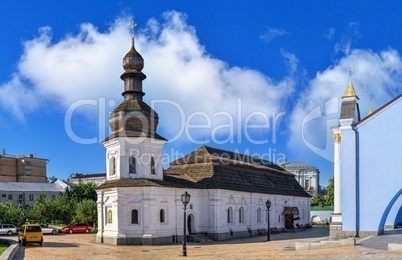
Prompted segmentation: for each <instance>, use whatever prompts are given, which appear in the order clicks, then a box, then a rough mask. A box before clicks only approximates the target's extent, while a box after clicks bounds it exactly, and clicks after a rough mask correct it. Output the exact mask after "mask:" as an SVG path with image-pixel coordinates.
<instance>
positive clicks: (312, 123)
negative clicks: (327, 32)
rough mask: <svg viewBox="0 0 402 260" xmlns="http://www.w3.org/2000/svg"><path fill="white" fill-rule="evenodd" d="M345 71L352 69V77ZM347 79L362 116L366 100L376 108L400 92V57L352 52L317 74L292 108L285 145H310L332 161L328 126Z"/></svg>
mask: <svg viewBox="0 0 402 260" xmlns="http://www.w3.org/2000/svg"><path fill="white" fill-rule="evenodd" d="M349 70H352V76H350V75H349ZM350 80H352V83H353V85H354V87H355V91H356V94H357V95H358V96H359V98H360V101H359V104H360V111H361V116H362V117H364V116H366V115H367V112H368V110H369V107H370V98H374V99H373V103H372V107H373V109H376V108H379V107H380V106H381V105H383V104H384V103H386V102H388V101H389V100H391V99H392V98H394V97H395V96H397V94H399V93H400V92H401V91H402V84H401V80H402V60H401V57H400V55H399V53H398V52H397V51H396V50H392V49H390V50H386V51H382V52H379V53H375V52H372V51H370V50H352V51H351V52H350V54H349V55H347V56H345V57H344V58H342V59H340V60H339V61H338V62H337V63H336V64H334V65H333V66H331V67H329V68H327V69H326V70H324V71H322V72H318V73H317V75H316V76H315V78H313V79H312V80H311V81H310V82H309V85H308V87H307V88H306V90H305V91H304V92H302V93H301V94H300V98H299V99H298V101H297V103H296V105H295V109H294V111H293V113H292V116H291V123H290V124H289V126H290V131H291V137H290V139H289V142H288V144H289V146H291V147H292V148H293V149H299V151H301V150H303V149H305V147H306V145H310V146H311V147H313V148H314V147H315V148H316V151H315V152H316V153H318V154H319V155H320V156H322V157H323V158H326V159H328V160H332V153H333V151H332V149H333V148H332V143H333V142H332V139H331V135H332V134H331V130H330V129H329V127H331V126H334V125H335V124H336V122H337V121H336V119H337V118H339V105H340V103H341V102H342V100H341V98H340V97H341V96H342V95H343V93H344V91H345V89H346V86H347V84H348V82H349V81H350ZM311 119H313V120H311ZM303 123H304V125H303ZM303 127H304V131H303V132H302V130H303ZM302 136H304V138H305V140H303V138H302Z"/></svg>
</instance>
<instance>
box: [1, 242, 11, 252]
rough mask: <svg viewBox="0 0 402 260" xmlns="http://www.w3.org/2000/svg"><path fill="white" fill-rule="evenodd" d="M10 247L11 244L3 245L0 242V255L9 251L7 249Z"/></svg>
mask: <svg viewBox="0 0 402 260" xmlns="http://www.w3.org/2000/svg"><path fill="white" fill-rule="evenodd" d="M9 246H10V244H7V243H3V242H1V241H0V255H1V254H2V253H3V252H4V251H6V250H7V248H8V247H9Z"/></svg>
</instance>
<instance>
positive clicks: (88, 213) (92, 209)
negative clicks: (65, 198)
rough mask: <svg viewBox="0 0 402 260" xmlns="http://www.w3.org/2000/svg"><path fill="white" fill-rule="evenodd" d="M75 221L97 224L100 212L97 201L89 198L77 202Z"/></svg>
mask: <svg viewBox="0 0 402 260" xmlns="http://www.w3.org/2000/svg"><path fill="white" fill-rule="evenodd" d="M75 213H76V214H75V217H74V221H76V222H87V223H88V224H90V225H91V226H96V225H97V219H98V213H97V206H96V202H95V201H93V200H89V199H83V200H82V201H81V202H79V203H77V207H76V211H75Z"/></svg>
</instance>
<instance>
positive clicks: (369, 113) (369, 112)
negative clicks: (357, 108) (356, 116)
mask: <svg viewBox="0 0 402 260" xmlns="http://www.w3.org/2000/svg"><path fill="white" fill-rule="evenodd" d="M371 101H373V99H372V98H370V109H369V111H368V113H367V115H368V116H369V115H371V114H372V113H373V109H372V108H371Z"/></svg>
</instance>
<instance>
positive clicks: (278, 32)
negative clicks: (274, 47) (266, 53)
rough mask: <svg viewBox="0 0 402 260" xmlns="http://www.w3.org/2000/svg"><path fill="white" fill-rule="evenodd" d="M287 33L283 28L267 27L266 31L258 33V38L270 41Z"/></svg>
mask: <svg viewBox="0 0 402 260" xmlns="http://www.w3.org/2000/svg"><path fill="white" fill-rule="evenodd" d="M287 34H289V33H288V32H287V31H285V30H283V29H276V28H271V27H267V31H266V32H265V33H264V34H262V35H260V39H261V40H263V41H264V42H270V41H272V40H273V39H274V38H276V37H279V36H283V35H287Z"/></svg>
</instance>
